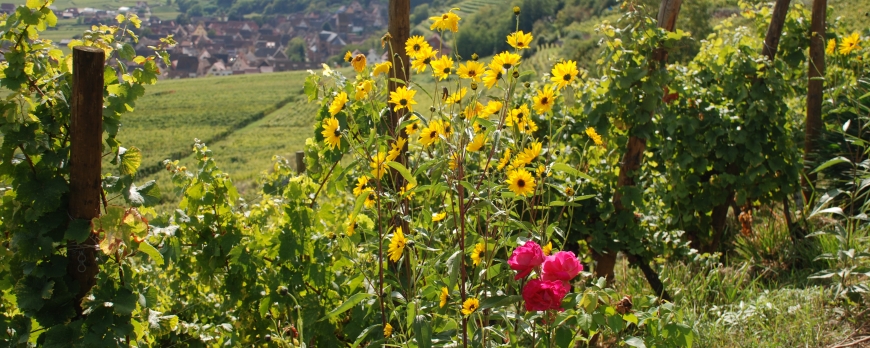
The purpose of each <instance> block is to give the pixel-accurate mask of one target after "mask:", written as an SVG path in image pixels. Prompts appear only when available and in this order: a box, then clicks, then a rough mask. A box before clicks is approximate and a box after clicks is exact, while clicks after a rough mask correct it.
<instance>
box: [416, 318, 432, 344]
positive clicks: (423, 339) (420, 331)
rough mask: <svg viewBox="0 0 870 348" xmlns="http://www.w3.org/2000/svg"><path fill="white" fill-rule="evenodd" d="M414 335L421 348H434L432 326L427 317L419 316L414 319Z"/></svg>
mask: <svg viewBox="0 0 870 348" xmlns="http://www.w3.org/2000/svg"><path fill="white" fill-rule="evenodd" d="M414 334H415V336H416V338H417V346H418V347H419V348H430V347H432V325H431V323H430V322H429V319H428V318H427V317H426V316H425V315H418V316H416V317H415V318H414Z"/></svg>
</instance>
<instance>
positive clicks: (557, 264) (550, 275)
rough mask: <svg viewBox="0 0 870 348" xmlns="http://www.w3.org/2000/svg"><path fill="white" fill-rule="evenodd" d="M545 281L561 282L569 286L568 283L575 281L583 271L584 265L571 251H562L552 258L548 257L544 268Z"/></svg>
mask: <svg viewBox="0 0 870 348" xmlns="http://www.w3.org/2000/svg"><path fill="white" fill-rule="evenodd" d="M542 268H543V269H542V271H543V275H542V276H541V278H542V279H544V280H561V281H563V282H565V285H568V281H570V280H571V279H574V277H576V276H577V275H578V274H580V272H582V271H583V265H582V264H580V260H577V257H576V256H574V253H572V252H570V251H560V252H557V253H555V254H553V255H552V256H547V259H546V260H544V266H543V267H542Z"/></svg>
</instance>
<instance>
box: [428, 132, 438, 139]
mask: <svg viewBox="0 0 870 348" xmlns="http://www.w3.org/2000/svg"><path fill="white" fill-rule="evenodd" d="M436 136H438V132H436V131H431V132H429V137H430V138H434V137H436Z"/></svg>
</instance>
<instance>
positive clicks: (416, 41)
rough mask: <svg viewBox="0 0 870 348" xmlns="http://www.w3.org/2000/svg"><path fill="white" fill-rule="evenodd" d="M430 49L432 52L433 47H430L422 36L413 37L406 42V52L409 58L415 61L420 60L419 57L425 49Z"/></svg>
mask: <svg viewBox="0 0 870 348" xmlns="http://www.w3.org/2000/svg"><path fill="white" fill-rule="evenodd" d="M426 48H428V49H429V51H431V50H432V46H429V43H428V42H426V39H424V38H423V37H422V36H420V35H415V36H411V37H409V38H408V40H407V41H405V52H407V53H408V57H411V58H413V59H418V58H417V55H419V54H420V53H421V52H423V50H424V49H426Z"/></svg>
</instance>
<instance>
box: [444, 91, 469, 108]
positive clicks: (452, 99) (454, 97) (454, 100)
mask: <svg viewBox="0 0 870 348" xmlns="http://www.w3.org/2000/svg"><path fill="white" fill-rule="evenodd" d="M467 92H468V90H467V89H466V88H465V87H462V88H460V89H459V92H457V93H453V94H451V95H450V96H449V97H447V100H446V101H445V102H446V103H447V104H448V105H450V104H459V102H460V101H461V100H462V98H464V97H465V94H466V93H467Z"/></svg>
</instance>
